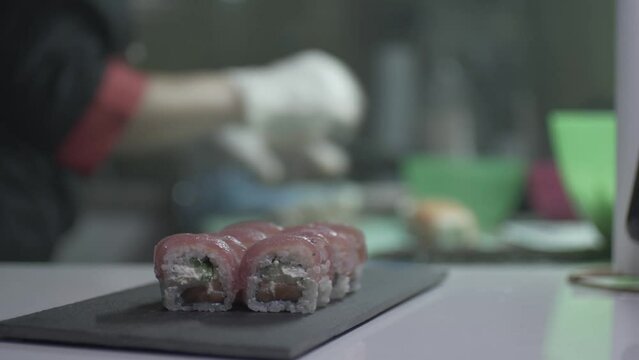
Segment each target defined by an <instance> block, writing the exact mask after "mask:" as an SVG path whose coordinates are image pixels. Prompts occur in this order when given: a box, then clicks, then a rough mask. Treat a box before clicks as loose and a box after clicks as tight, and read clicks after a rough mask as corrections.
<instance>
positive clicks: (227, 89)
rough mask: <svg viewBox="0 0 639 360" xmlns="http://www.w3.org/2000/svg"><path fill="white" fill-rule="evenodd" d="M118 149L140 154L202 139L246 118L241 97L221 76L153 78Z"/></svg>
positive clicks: (118, 144) (208, 73) (154, 75)
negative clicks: (226, 125)
mask: <svg viewBox="0 0 639 360" xmlns="http://www.w3.org/2000/svg"><path fill="white" fill-rule="evenodd" d="M145 86H146V88H145V90H144V93H143V95H142V97H141V99H140V102H139V105H138V108H137V110H136V112H135V113H134V114H133V116H132V117H131V119H129V121H128V124H127V126H126V130H125V131H124V132H123V133H122V136H121V138H120V140H119V141H118V143H117V145H116V148H115V151H116V153H118V154H121V155H129V154H138V153H143V152H146V151H149V150H155V149H159V148H162V147H166V146H174V145H180V144H183V143H187V142H189V141H193V140H194V139H198V138H203V137H206V136H207V135H210V134H211V133H213V132H214V131H216V130H217V129H218V128H219V127H220V126H222V125H225V124H228V123H230V122H239V119H240V118H241V117H242V114H241V112H242V111H241V108H242V106H241V101H240V95H239V94H238V91H237V90H236V89H235V87H234V86H233V85H232V83H231V81H230V80H229V78H228V77H227V76H226V75H224V74H223V73H219V72H197V73H190V74H174V75H172V74H151V75H148V76H147V79H146V85H145Z"/></svg>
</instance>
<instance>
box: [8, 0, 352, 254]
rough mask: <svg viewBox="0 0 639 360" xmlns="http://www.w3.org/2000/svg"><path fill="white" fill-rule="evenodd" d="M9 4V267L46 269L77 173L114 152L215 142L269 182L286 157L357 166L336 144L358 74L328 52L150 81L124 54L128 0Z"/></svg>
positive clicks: (320, 165)
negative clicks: (24, 263) (23, 264)
mask: <svg viewBox="0 0 639 360" xmlns="http://www.w3.org/2000/svg"><path fill="white" fill-rule="evenodd" d="M3 8H4V9H3V10H2V12H0V17H1V20H0V21H1V24H0V27H1V29H2V30H1V32H0V43H1V48H2V56H1V58H0V71H1V72H2V82H1V85H0V87H1V89H2V90H1V96H0V99H1V100H0V101H1V102H2V111H3V114H2V117H1V120H0V147H1V148H2V150H1V151H0V260H31V261H33V260H47V259H48V258H49V257H50V254H51V252H52V250H53V247H54V245H55V243H56V241H57V240H58V239H59V237H60V236H61V234H63V233H64V232H65V231H66V230H68V229H69V228H70V227H71V225H72V223H73V219H74V217H75V214H74V212H75V209H74V202H73V200H72V199H73V197H72V191H71V189H70V188H69V183H68V180H69V176H70V174H72V173H77V174H81V175H90V174H91V173H92V172H94V171H95V169H96V168H97V167H98V166H99V164H100V163H101V162H102V161H104V160H105V159H106V158H108V156H109V155H110V154H112V153H114V152H117V153H118V154H122V155H125V156H126V155H130V154H141V153H144V152H146V151H150V150H155V149H158V148H163V147H168V146H175V145H180V144H184V143H188V142H191V141H195V140H198V139H204V138H209V139H211V140H214V141H217V142H219V143H221V144H223V145H224V146H225V147H226V148H227V149H228V150H229V152H230V153H231V154H234V155H235V156H236V157H237V158H238V159H239V160H241V161H242V162H243V163H244V164H245V165H247V166H248V167H249V168H251V169H252V170H254V171H255V173H256V174H257V175H258V176H259V177H260V178H261V179H263V180H265V181H271V182H272V181H278V180H281V179H283V178H284V177H285V176H286V163H285V162H283V161H282V158H287V157H288V158H290V157H296V158H298V159H297V161H298V163H299V160H300V159H302V160H303V161H304V163H305V164H307V165H308V166H309V167H310V168H313V169H314V171H315V173H319V174H323V175H329V176H330V175H339V174H341V173H343V172H345V171H346V170H347V168H348V157H347V156H346V155H345V153H344V152H343V151H342V150H341V149H340V147H339V146H338V145H336V144H335V143H334V142H332V141H331V140H330V138H331V137H333V136H334V135H335V134H336V133H337V134H338V135H340V134H341V135H343V134H346V133H350V132H352V131H353V130H354V129H355V128H356V127H357V125H358V122H359V119H360V118H361V112H362V107H363V99H362V95H361V91H360V89H359V87H358V85H357V83H356V81H355V79H354V78H353V77H352V75H351V73H350V71H349V70H348V69H347V68H346V67H345V66H344V65H343V64H342V63H341V62H340V61H339V60H337V59H335V58H333V57H332V56H330V55H328V54H326V53H323V52H321V51H307V52H304V53H301V54H297V55H294V56H292V57H289V58H286V59H283V60H280V61H277V62H275V63H273V64H269V65H265V66H259V67H254V68H235V69H228V70H225V71H217V72H215V71H201V72H197V73H190V74H146V73H142V72H141V71H138V70H136V69H134V68H133V67H131V66H130V65H128V64H127V63H126V61H125V60H124V58H123V56H122V54H123V52H124V50H125V48H126V46H127V42H128V31H129V30H128V27H129V22H128V19H127V7H126V3H125V2H124V1H33V0H30V1H15V2H9V3H8V4H4V5H3ZM202 46H214V44H202ZM282 154H285V156H284V157H282V156H281V155H282Z"/></svg>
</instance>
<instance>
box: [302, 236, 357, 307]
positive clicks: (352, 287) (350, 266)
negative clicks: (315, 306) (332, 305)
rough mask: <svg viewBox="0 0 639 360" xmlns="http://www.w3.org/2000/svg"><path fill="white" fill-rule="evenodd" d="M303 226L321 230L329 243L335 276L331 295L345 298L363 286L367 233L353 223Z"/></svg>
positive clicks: (332, 297) (333, 297)
mask: <svg viewBox="0 0 639 360" xmlns="http://www.w3.org/2000/svg"><path fill="white" fill-rule="evenodd" d="M300 228H305V229H308V230H309V231H314V232H316V233H318V234H321V235H322V236H324V237H325V238H326V240H327V241H328V243H329V249H330V260H331V265H332V271H331V273H332V276H333V277H332V291H331V299H341V298H343V297H344V296H346V294H348V293H350V292H353V291H356V290H357V289H359V288H360V278H361V275H362V272H363V269H364V262H365V261H366V243H365V240H364V235H363V234H362V233H361V232H360V231H359V230H357V229H355V228H353V227H350V226H347V225H340V224H331V223H310V224H306V225H302V226H300Z"/></svg>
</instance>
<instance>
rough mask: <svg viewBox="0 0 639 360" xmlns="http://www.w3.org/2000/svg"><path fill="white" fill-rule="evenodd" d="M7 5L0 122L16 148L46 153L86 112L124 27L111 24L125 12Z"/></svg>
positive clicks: (0, 41)
mask: <svg viewBox="0 0 639 360" xmlns="http://www.w3.org/2000/svg"><path fill="white" fill-rule="evenodd" d="M7 3H8V4H5V5H3V7H5V10H4V11H2V13H1V15H0V29H1V30H0V49H2V52H3V54H2V57H1V59H0V74H1V75H2V79H3V80H2V81H1V85H0V102H1V103H2V107H1V108H0V111H2V112H3V114H2V116H0V121H1V122H3V123H4V124H3V125H4V126H3V127H4V128H5V129H7V130H8V131H10V132H11V133H12V134H13V135H14V136H16V137H18V138H20V140H22V141H23V142H25V143H28V144H30V145H31V146H34V147H36V148H39V149H41V150H46V151H52V150H54V149H55V148H56V147H57V146H58V145H59V144H60V143H61V142H62V141H63V140H64V138H65V136H66V134H67V133H68V131H69V130H70V129H71V128H72V127H73V125H74V123H75V121H77V120H78V119H79V118H80V117H81V116H82V114H83V112H84V111H85V110H86V107H87V105H88V104H89V103H90V101H91V99H92V97H93V95H94V93H95V90H96V88H97V86H98V85H99V83H100V79H101V75H102V71H103V69H104V66H105V61H106V58H107V57H108V56H109V55H111V54H113V53H115V52H117V51H118V50H119V48H121V46H122V40H123V39H122V36H120V34H122V33H124V32H123V31H122V30H121V28H122V27H125V25H126V24H125V21H120V23H119V24H117V23H114V21H113V20H114V19H121V20H122V19H126V8H125V7H124V6H122V4H124V2H122V1H119V2H118V1H116V2H110V3H111V4H112V5H105V4H108V3H107V2H104V1H102V2H85V1H71V0H67V1H64V0H62V1H55V0H54V1H37V0H27V1H9V2H7ZM116 4H117V5H116ZM118 9H120V10H121V11H119V10H118ZM106 10H108V11H106ZM118 11H119V12H120V15H121V16H118Z"/></svg>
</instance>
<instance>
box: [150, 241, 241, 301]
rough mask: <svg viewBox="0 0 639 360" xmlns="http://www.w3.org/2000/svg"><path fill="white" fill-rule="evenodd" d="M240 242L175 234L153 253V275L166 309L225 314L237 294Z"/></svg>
mask: <svg viewBox="0 0 639 360" xmlns="http://www.w3.org/2000/svg"><path fill="white" fill-rule="evenodd" d="M242 246H243V245H242V244H241V243H240V242H239V241H235V239H234V238H232V237H230V236H219V235H213V234H176V235H171V236H169V237H166V238H164V239H162V240H161V241H160V242H159V243H158V244H157V245H156V246H155V251H154V264H155V276H156V278H157V279H158V280H159V282H160V290H161V292H162V303H163V305H164V307H166V308H167V309H168V310H172V311H177V310H182V311H226V310H229V309H230V308H231V307H232V306H233V302H234V301H235V298H236V295H237V292H238V289H239V287H238V279H237V275H238V269H239V264H240V261H241V256H242V255H243V253H240V252H239V249H241V248H242Z"/></svg>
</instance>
